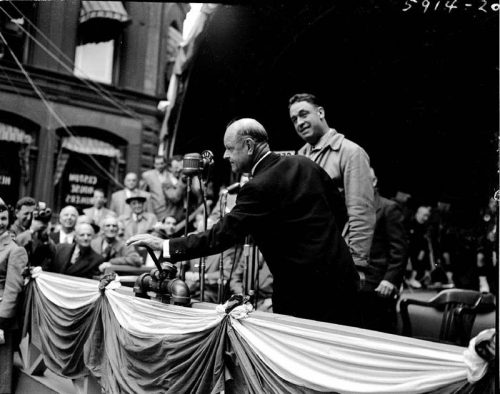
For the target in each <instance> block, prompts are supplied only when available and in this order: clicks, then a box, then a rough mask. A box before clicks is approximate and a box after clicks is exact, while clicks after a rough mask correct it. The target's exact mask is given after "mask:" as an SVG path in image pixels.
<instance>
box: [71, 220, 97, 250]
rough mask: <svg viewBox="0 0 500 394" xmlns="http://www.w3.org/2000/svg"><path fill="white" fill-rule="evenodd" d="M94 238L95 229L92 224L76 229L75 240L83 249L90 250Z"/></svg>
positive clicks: (84, 224)
mask: <svg viewBox="0 0 500 394" xmlns="http://www.w3.org/2000/svg"><path fill="white" fill-rule="evenodd" d="M93 237H94V229H93V228H92V226H91V225H90V224H87V223H82V224H79V225H78V227H77V228H76V234H75V240H76V243H77V244H78V246H80V247H81V248H88V247H89V246H90V241H92V238H93Z"/></svg>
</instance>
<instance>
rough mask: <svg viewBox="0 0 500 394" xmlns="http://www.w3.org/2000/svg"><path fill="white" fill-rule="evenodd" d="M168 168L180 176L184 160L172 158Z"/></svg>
mask: <svg viewBox="0 0 500 394" xmlns="http://www.w3.org/2000/svg"><path fill="white" fill-rule="evenodd" d="M168 170H169V171H170V172H171V173H172V174H174V175H175V176H176V177H177V178H178V177H179V176H180V175H181V172H182V161H179V160H172V162H171V163H170V166H169V168H168Z"/></svg>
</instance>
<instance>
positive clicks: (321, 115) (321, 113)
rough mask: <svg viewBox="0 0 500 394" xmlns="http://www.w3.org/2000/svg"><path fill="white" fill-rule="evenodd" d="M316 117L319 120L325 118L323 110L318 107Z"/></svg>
mask: <svg viewBox="0 0 500 394" xmlns="http://www.w3.org/2000/svg"><path fill="white" fill-rule="evenodd" d="M318 115H319V118H320V119H324V118H325V109H324V108H323V107H318Z"/></svg>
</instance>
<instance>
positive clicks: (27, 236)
mask: <svg viewBox="0 0 500 394" xmlns="http://www.w3.org/2000/svg"><path fill="white" fill-rule="evenodd" d="M31 236H32V233H31V231H29V230H25V231H23V232H22V233H19V234H17V236H16V243H17V244H18V245H19V246H25V245H27V244H28V243H29V242H30V241H31V238H32V237H31Z"/></svg>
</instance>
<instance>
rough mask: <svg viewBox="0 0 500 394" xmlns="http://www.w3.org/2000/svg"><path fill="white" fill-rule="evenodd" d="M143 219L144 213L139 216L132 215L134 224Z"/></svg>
mask: <svg viewBox="0 0 500 394" xmlns="http://www.w3.org/2000/svg"><path fill="white" fill-rule="evenodd" d="M143 217H144V212H143V213H141V214H140V215H137V214H136V213H133V214H132V219H134V220H135V221H136V222H138V221H140V220H142V218H143Z"/></svg>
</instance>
